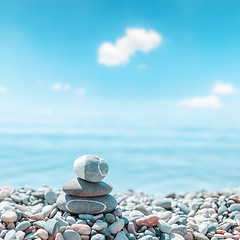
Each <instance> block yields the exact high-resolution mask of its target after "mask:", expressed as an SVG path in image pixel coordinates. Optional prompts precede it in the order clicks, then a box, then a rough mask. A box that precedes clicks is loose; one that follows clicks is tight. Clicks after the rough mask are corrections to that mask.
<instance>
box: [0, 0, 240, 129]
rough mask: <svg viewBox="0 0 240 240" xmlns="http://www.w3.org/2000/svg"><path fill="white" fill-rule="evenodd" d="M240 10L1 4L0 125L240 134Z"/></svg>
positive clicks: (187, 4)
mask: <svg viewBox="0 0 240 240" xmlns="http://www.w3.org/2000/svg"><path fill="white" fill-rule="evenodd" d="M239 11H240V2H239V1H237V0H236V1H235V0H233V1H227V0H226V1H222V0H220V1H219V0H218V1H209V0H208V1H207V0H206V1H204V0H202V1H197V0H196V1H192V0H188V1H187V0H181V1H169V0H165V1H163V0H161V1H149V0H148V1H129V0H128V1H79V0H78V1H72V0H70V1H59V0H58V1H48V0H47V1H45V0H41V1H26V0H22V1H17V0H16V1H13V0H8V1H1V0H0V123H1V124H2V126H4V124H5V125H6V124H12V123H13V124H16V123H19V124H39V123H45V124H47V123H49V124H53V123H59V124H66V125H69V126H70V125H71V124H78V123H81V122H85V123H86V122H87V123H89V124H90V125H91V124H93V125H96V124H97V122H98V121H99V122H102V123H109V124H112V125H113V126H114V125H115V124H122V125H124V124H125V125H129V124H132V125H138V124H139V125H141V126H143V125H146V126H159V127H165V126H167V127H186V126H191V127H192V126H193V127H195V126H204V127H220V128H222V127H227V128H239V127H240V110H239V105H240V90H239V89H240V45H239V42H240V31H239V28H240V15H239ZM101 50H102V51H101ZM101 59H104V60H101Z"/></svg>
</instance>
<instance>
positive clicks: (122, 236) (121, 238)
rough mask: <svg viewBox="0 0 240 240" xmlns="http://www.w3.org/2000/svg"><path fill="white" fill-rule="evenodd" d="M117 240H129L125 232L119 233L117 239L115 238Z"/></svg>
mask: <svg viewBox="0 0 240 240" xmlns="http://www.w3.org/2000/svg"><path fill="white" fill-rule="evenodd" d="M114 239H115V240H128V238H127V236H126V234H125V232H123V231H121V232H118V233H117V235H116V237H115V238H114Z"/></svg>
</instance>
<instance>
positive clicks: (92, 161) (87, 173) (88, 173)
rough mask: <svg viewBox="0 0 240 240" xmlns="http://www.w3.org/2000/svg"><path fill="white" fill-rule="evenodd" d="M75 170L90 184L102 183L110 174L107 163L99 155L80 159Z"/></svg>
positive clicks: (76, 161) (74, 166)
mask: <svg viewBox="0 0 240 240" xmlns="http://www.w3.org/2000/svg"><path fill="white" fill-rule="evenodd" d="M73 169H74V171H75V173H76V174H77V176H78V177H80V178H81V179H83V180H86V181H89V182H100V181H101V180H102V179H103V178H104V177H105V176H106V175H107V173H108V165H107V163H106V162H105V161H104V159H103V158H101V157H99V156H97V155H84V156H82V157H79V158H78V159H76V160H75V162H74V165H73Z"/></svg>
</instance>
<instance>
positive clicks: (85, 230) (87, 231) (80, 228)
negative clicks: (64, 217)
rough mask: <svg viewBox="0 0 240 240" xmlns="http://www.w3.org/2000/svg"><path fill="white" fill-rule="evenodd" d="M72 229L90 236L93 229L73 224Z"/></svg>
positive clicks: (84, 225)
mask: <svg viewBox="0 0 240 240" xmlns="http://www.w3.org/2000/svg"><path fill="white" fill-rule="evenodd" d="M72 228H73V230H74V231H76V232H78V233H79V234H81V235H82V234H83V235H89V234H90V233H91V228H90V227H89V226H88V225H86V224H73V225H72Z"/></svg>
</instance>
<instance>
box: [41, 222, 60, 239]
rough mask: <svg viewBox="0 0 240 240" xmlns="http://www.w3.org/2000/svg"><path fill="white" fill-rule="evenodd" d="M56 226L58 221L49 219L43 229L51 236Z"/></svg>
mask: <svg viewBox="0 0 240 240" xmlns="http://www.w3.org/2000/svg"><path fill="white" fill-rule="evenodd" d="M57 224H58V221H57V220H56V219H49V220H48V221H47V222H45V224H44V226H43V227H44V229H45V230H46V231H47V232H48V233H49V234H50V235H53V234H54V233H55V232H56V230H57Z"/></svg>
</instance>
